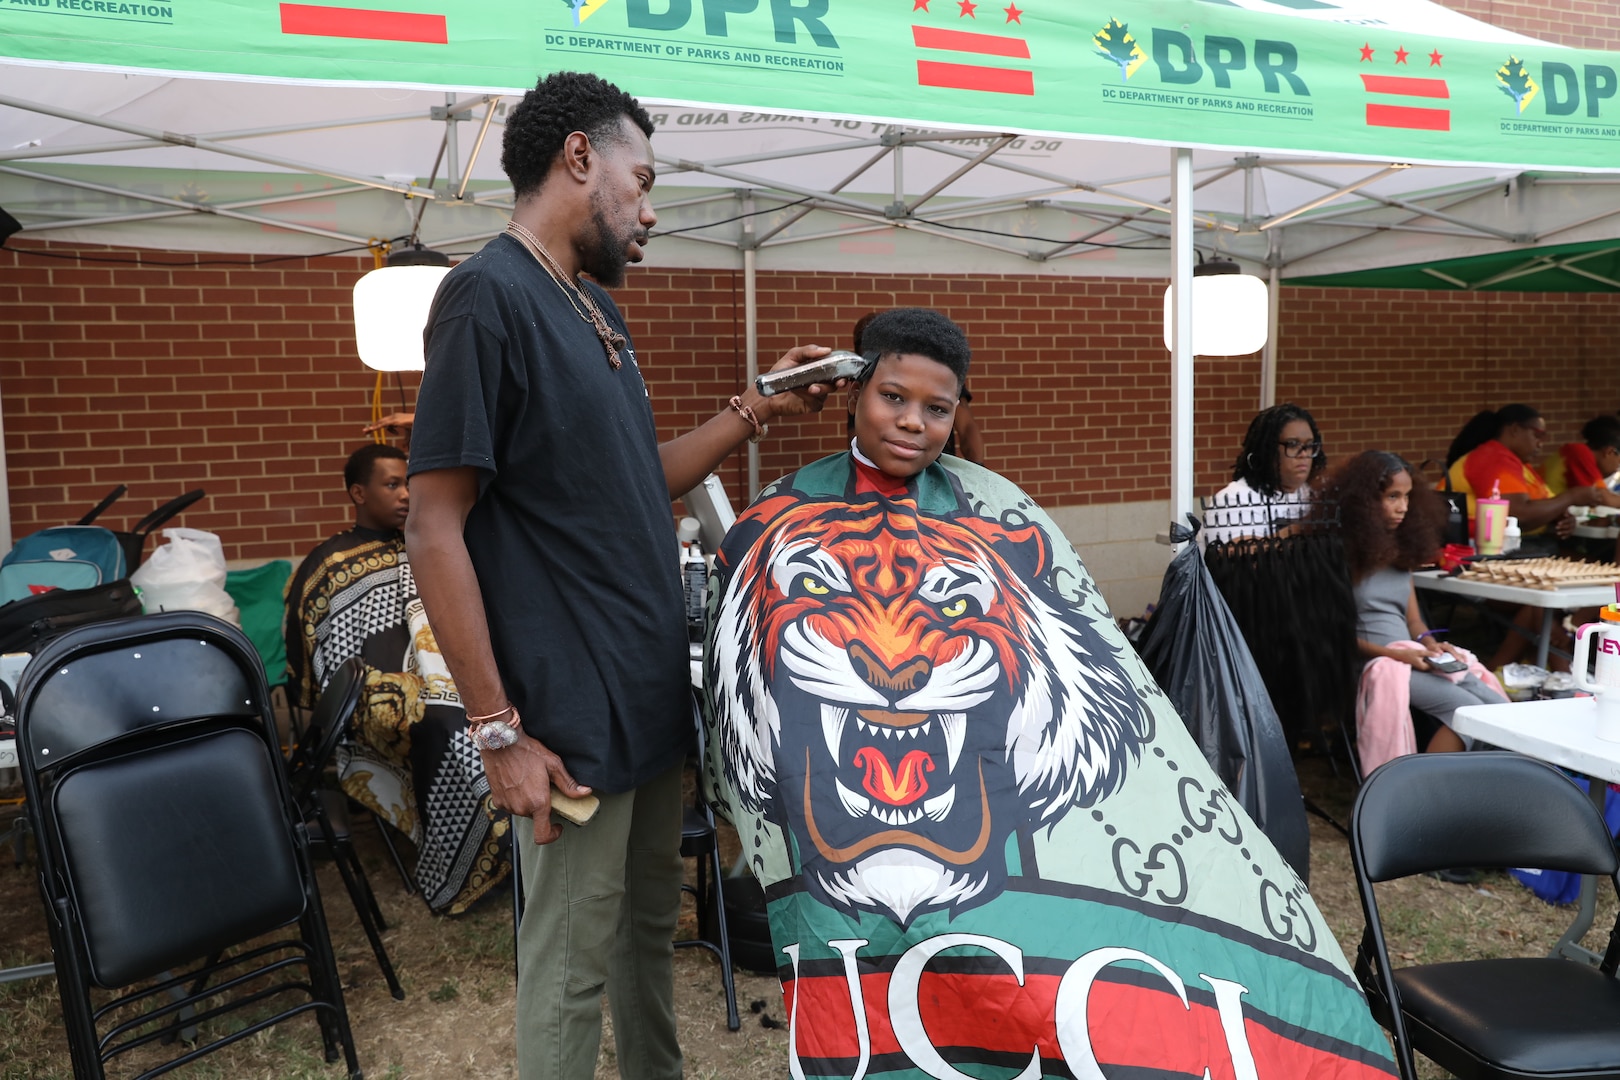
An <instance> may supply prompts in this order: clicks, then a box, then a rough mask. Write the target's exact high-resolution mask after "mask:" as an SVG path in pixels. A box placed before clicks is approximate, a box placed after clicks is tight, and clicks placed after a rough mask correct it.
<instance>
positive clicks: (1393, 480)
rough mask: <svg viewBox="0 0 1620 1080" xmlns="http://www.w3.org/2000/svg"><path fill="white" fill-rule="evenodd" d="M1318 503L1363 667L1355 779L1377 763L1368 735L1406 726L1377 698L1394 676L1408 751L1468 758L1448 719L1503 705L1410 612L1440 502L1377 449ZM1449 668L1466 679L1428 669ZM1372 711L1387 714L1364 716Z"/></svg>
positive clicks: (1334, 480)
mask: <svg viewBox="0 0 1620 1080" xmlns="http://www.w3.org/2000/svg"><path fill="white" fill-rule="evenodd" d="M1323 496H1324V498H1327V499H1332V500H1334V501H1335V502H1337V504H1338V508H1339V521H1340V524H1341V528H1342V529H1343V534H1344V550H1345V558H1346V560H1347V561H1348V562H1349V564H1350V579H1351V582H1352V585H1353V588H1354V591H1355V598H1356V637H1357V639H1358V641H1357V644H1358V646H1359V649H1360V653H1361V656H1362V658H1363V659H1364V661H1365V662H1366V667H1365V668H1364V669H1363V671H1362V678H1361V690H1360V692H1359V693H1358V695H1357V710H1356V712H1357V722H1358V727H1359V728H1360V729H1361V732H1362V736H1361V742H1362V744H1363V746H1362V769H1363V771H1365V772H1371V771H1372V769H1373V768H1374V767H1375V766H1376V765H1377V764H1381V762H1380V761H1378V760H1371V759H1370V758H1371V755H1369V753H1368V749H1369V747H1368V745H1367V743H1368V735H1369V733H1370V732H1369V729H1377V730H1388V727H1386V726H1384V725H1393V724H1395V723H1396V722H1397V721H1399V722H1400V723H1402V724H1404V723H1405V718H1404V717H1395V718H1392V717H1390V716H1389V715H1388V713H1389V712H1392V711H1393V709H1392V708H1390V705H1391V703H1392V702H1394V703H1395V705H1396V707H1399V700H1400V699H1399V695H1398V694H1396V695H1393V696H1392V695H1390V694H1388V693H1380V691H1387V690H1389V689H1390V687H1389V680H1390V677H1391V675H1393V674H1404V675H1405V683H1406V685H1405V689H1406V690H1407V692H1408V693H1407V699H1406V701H1407V703H1408V704H1409V705H1410V706H1411V708H1413V709H1416V710H1418V711H1419V712H1421V713H1422V714H1424V717H1425V718H1419V719H1416V720H1415V721H1414V722H1416V723H1417V724H1418V729H1417V731H1416V733H1415V735H1416V739H1415V745H1416V747H1419V748H1421V749H1423V750H1425V751H1429V752H1433V751H1437V750H1464V749H1467V744H1466V743H1465V742H1464V740H1463V739H1462V738H1461V737H1460V736H1459V735H1457V733H1456V732H1454V731H1452V730H1451V717H1452V714H1453V713H1455V712H1456V711H1457V710H1458V709H1459V708H1461V707H1463V706H1464V705H1479V704H1492V703H1497V702H1502V701H1506V700H1507V699H1506V698H1505V697H1503V696H1502V694H1501V693H1500V691H1499V690H1497V689H1493V688H1492V686H1491V685H1489V684H1488V683H1487V682H1485V681H1484V680H1482V679H1481V678H1480V676H1482V675H1483V676H1485V677H1486V678H1490V676H1489V675H1488V673H1487V672H1486V671H1485V669H1484V668H1483V667H1480V666H1479V665H1478V664H1477V663H1476V662H1475V661H1474V658H1473V656H1472V655H1471V654H1470V653H1468V652H1467V651H1465V650H1463V649H1459V648H1458V647H1457V646H1455V645H1452V644H1450V643H1449V642H1443V641H1440V640H1439V637H1438V635H1439V634H1440V633H1441V632H1442V631H1436V630H1430V629H1429V628H1428V626H1426V625H1424V621H1423V613H1422V611H1421V610H1419V608H1418V602H1417V591H1416V590H1415V589H1414V588H1413V586H1412V571H1413V570H1416V569H1417V568H1419V567H1420V566H1424V565H1426V564H1427V563H1429V562H1430V561H1431V560H1432V559H1433V558H1434V555H1435V553H1436V552H1437V551H1438V550H1439V548H1440V532H1441V529H1442V527H1443V526H1444V524H1445V519H1446V509H1445V503H1444V502H1443V501H1442V500H1441V499H1440V497H1439V496H1438V495H1437V494H1435V492H1433V491H1432V490H1430V489H1429V487H1428V486H1427V485H1426V484H1422V483H1419V482H1418V476H1417V470H1416V469H1414V468H1413V467H1412V465H1411V464H1410V463H1408V462H1407V461H1406V460H1405V459H1404V458H1401V457H1400V456H1399V455H1396V454H1389V453H1385V452H1384V451H1381V450H1367V451H1365V452H1363V453H1360V454H1357V455H1356V456H1355V457H1353V458H1351V459H1350V460H1349V461H1346V462H1345V463H1344V464H1343V465H1341V466H1340V467H1339V468H1338V469H1337V470H1335V472H1334V473H1333V475H1332V476H1331V477H1329V479H1328V481H1327V483H1326V484H1324V485H1323ZM1453 659H1455V660H1460V661H1462V662H1463V663H1465V664H1468V665H1469V670H1468V671H1466V672H1458V673H1456V674H1454V675H1448V674H1444V673H1442V672H1440V671H1437V670H1435V668H1434V665H1435V664H1436V663H1448V662H1450V661H1452V660H1453ZM1394 665H1400V667H1399V668H1396V667H1394ZM1380 682H1382V683H1383V684H1384V685H1382V686H1380V685H1378V684H1379V683H1380ZM1395 689H1396V690H1397V691H1398V690H1399V689H1400V687H1399V686H1397V687H1395ZM1380 702H1381V703H1382V704H1381V705H1375V704H1374V703H1380ZM1374 707H1379V708H1382V709H1383V711H1384V713H1385V715H1381V716H1380V715H1369V710H1371V709H1372V708H1374ZM1403 711H1404V710H1403ZM1403 730H1404V729H1403Z"/></svg>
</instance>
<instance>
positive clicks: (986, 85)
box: [911, 0, 1035, 94]
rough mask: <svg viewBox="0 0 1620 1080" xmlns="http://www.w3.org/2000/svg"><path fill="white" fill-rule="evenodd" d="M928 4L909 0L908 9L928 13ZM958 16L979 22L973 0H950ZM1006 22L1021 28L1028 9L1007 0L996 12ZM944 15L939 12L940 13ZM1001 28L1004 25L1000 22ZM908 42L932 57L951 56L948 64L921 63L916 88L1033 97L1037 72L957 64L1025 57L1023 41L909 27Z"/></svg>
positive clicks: (924, 61)
mask: <svg viewBox="0 0 1620 1080" xmlns="http://www.w3.org/2000/svg"><path fill="white" fill-rule="evenodd" d="M931 2H932V0H912V7H911V10H912V11H914V12H916V11H922V12H925V13H929V14H932V13H931V12H929V10H928V5H929V3H931ZM954 2H955V3H956V6H957V8H958V9H959V10H958V12H957V16H956V17H957V18H959V19H961V18H972V19H975V20H976V19H977V18H978V16H977V15H976V14H974V12H975V11H976V9H977V8H978V7H979V6H980V5H979V4H977V3H975V2H974V0H954ZM1000 10H1001V12H1002V14H1004V15H1005V16H1006V23H1017V24H1018V25H1019V26H1023V16H1024V15H1025V14H1026V9H1024V8H1020V7H1019V6H1018V5H1017V3H1016V0H1008V3H1007V6H1006V7H1004V8H1001V9H1000ZM942 14H943V13H942ZM1004 25H1005V24H1004ZM911 40H912V44H914V45H915V46H916V47H917V48H919V49H927V50H929V51H930V52H933V53H955V54H956V56H954V57H952V59H950V60H944V59H939V60H935V59H919V60H918V61H917V85H918V86H935V87H941V88H944V89H948V90H975V91H979V92H980V93H987V94H1034V93H1035V73H1034V72H1033V71H1031V70H1029V69H1028V68H1015V67H986V66H984V65H983V64H978V63H959V62H957V61H958V60H978V59H980V58H983V57H1006V58H1009V59H1015V60H1028V59H1029V42H1028V41H1027V40H1026V39H1024V38H1021V37H1010V36H1004V35H1001V34H982V33H977V32H975V31H969V30H947V29H944V28H943V27H934V26H920V25H916V24H913V25H912V27H911Z"/></svg>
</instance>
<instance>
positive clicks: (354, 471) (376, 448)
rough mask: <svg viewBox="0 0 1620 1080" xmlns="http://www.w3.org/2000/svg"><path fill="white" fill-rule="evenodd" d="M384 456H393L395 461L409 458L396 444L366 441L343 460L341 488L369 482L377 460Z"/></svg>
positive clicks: (345, 488) (375, 468)
mask: <svg viewBox="0 0 1620 1080" xmlns="http://www.w3.org/2000/svg"><path fill="white" fill-rule="evenodd" d="M385 458H393V459H395V460H396V461H408V460H410V459H409V458H407V457H406V456H405V451H403V450H401V449H400V448H399V447H397V446H389V445H388V444H387V443H366V445H364V446H362V447H360V449H358V450H356V451H355V452H354V453H352V454H350V455H349V460H348V461H346V462H344V464H343V489H344V490H345V491H347V490H348V489H349V488H352V487H354V485H356V484H361V485H365V484H369V483H371V478H372V476H373V475H374V474H375V473H376V471H377V462H379V461H382V460H383V459H385Z"/></svg>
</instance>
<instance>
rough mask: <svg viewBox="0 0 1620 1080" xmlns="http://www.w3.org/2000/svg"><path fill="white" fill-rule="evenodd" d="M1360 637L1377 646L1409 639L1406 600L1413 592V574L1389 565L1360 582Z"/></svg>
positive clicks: (1357, 584) (1358, 631)
mask: <svg viewBox="0 0 1620 1080" xmlns="http://www.w3.org/2000/svg"><path fill="white" fill-rule="evenodd" d="M1355 594H1356V636H1357V637H1359V638H1361V639H1362V640H1363V641H1370V642H1372V643H1373V644H1374V645H1388V644H1389V643H1390V642H1392V641H1409V640H1411V637H1412V630H1411V627H1409V626H1407V625H1406V602H1407V600H1408V599H1409V598H1410V597H1411V595H1412V575H1411V573H1410V572H1409V571H1406V570H1397V569H1395V568H1394V567H1393V566H1386V567H1384V568H1383V569H1382V570H1375V571H1373V572H1372V573H1371V574H1368V575H1367V576H1366V577H1364V578H1362V579H1361V580H1360V581H1359V582H1357V583H1356V587H1355Z"/></svg>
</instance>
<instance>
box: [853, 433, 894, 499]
mask: <svg viewBox="0 0 1620 1080" xmlns="http://www.w3.org/2000/svg"><path fill="white" fill-rule="evenodd" d="M849 454H850V457H852V458H854V459H855V494H857V495H865V494H867V493H873V494H877V495H883V496H885V497H887V498H891V499H892V498H895V497H897V496H900V495H904V494H905V493H906V482H905V481H904V480H899V479H896V478H895V477H892V476H890V475H889V474H888V473H886V472H884V471H883V470H882V469H880V468H878V467H877V466H876V465H874V464H873V463H872V460H871V459H870V458H868V457H867V456H866V455H865V454H863V453H861V448H860V447H859V446H857V445H856V444H855V440H853V439H851V440H850V443H849Z"/></svg>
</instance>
